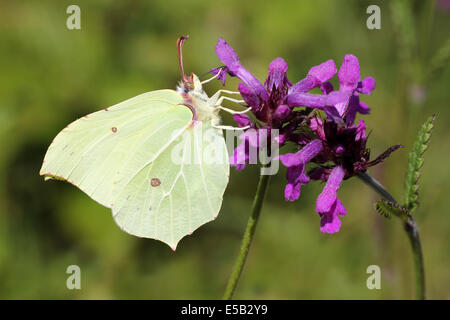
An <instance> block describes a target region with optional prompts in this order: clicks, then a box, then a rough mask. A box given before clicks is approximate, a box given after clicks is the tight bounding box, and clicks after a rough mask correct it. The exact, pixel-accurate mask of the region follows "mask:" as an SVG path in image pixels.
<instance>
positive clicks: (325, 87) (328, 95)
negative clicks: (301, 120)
mask: <svg viewBox="0 0 450 320" xmlns="http://www.w3.org/2000/svg"><path fill="white" fill-rule="evenodd" d="M336 71H337V69H336V64H335V63H334V61H333V60H328V61H325V62H324V63H321V64H319V65H317V66H314V67H312V68H311V69H310V70H309V72H308V75H307V76H306V78H304V79H303V80H301V81H299V82H298V83H296V84H295V85H294V86H292V87H291V88H290V89H289V92H288V97H287V102H288V104H289V105H290V106H305V107H310V108H317V109H320V110H325V111H328V110H329V109H330V107H331V106H334V105H336V104H338V103H343V102H345V101H346V100H348V95H347V94H345V93H342V92H339V91H333V86H332V85H331V83H329V82H327V81H328V80H330V79H331V78H332V77H333V76H334V75H335V74H336ZM317 87H321V89H322V92H323V95H318V94H310V93H307V92H308V91H310V90H312V89H314V88H317Z"/></svg>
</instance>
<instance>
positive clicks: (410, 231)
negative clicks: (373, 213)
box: [358, 173, 425, 300]
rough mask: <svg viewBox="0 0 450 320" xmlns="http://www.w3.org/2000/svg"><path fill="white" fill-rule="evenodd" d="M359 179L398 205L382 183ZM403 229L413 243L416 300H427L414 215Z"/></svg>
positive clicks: (363, 176)
mask: <svg viewBox="0 0 450 320" xmlns="http://www.w3.org/2000/svg"><path fill="white" fill-rule="evenodd" d="M358 177H359V178H360V179H361V180H362V181H364V182H365V183H366V184H368V185H369V186H370V187H371V188H372V189H374V190H375V191H376V192H377V193H378V194H379V195H381V196H382V197H383V198H385V199H386V200H389V201H391V202H394V203H396V204H398V202H397V201H396V200H395V199H394V197H393V196H392V195H391V194H390V193H389V192H388V191H387V190H386V189H385V188H384V187H383V185H382V184H381V183H379V182H378V181H377V180H375V179H374V178H372V177H371V176H370V175H368V174H367V173H360V174H359V175H358ZM403 227H404V229H405V231H406V234H407V235H408V238H409V241H410V243H411V249H412V253H413V259H414V268H415V274H416V298H417V299H421V300H424V299H425V268H424V263H423V254H422V245H421V244H420V237H419V228H418V227H417V223H416V220H415V219H414V217H413V216H412V215H408V219H406V220H404V221H403Z"/></svg>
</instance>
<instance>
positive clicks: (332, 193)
mask: <svg viewBox="0 0 450 320" xmlns="http://www.w3.org/2000/svg"><path fill="white" fill-rule="evenodd" d="M344 175H345V171H344V169H343V168H342V167H341V166H336V167H334V169H333V170H332V171H331V173H330V176H329V177H328V181H327V183H326V184H325V187H324V188H323V191H322V193H321V194H320V195H319V196H318V197H317V202H316V211H317V213H318V214H319V215H320V217H321V220H320V231H321V232H322V233H335V232H338V231H339V229H340V228H341V220H340V219H339V216H340V217H343V216H345V215H346V214H347V210H346V209H345V207H344V205H343V204H342V203H341V201H340V200H339V199H338V197H337V191H338V189H339V187H340V186H341V183H342V180H343V179H344Z"/></svg>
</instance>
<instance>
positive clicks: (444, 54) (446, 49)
mask: <svg viewBox="0 0 450 320" xmlns="http://www.w3.org/2000/svg"><path fill="white" fill-rule="evenodd" d="M449 59H450V38H449V39H447V41H446V42H445V43H444V44H443V45H442V47H441V48H440V49H439V50H438V51H437V52H436V53H435V54H434V56H433V57H432V58H431V62H430V69H429V71H428V72H429V76H430V77H432V76H435V75H436V76H437V75H438V73H440V72H441V71H443V70H444V67H445V66H447V64H448V60H449Z"/></svg>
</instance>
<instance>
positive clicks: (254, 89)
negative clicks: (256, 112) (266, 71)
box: [216, 38, 268, 104]
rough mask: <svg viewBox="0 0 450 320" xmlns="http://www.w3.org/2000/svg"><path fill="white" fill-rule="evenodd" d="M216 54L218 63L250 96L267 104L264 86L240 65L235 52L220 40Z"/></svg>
mask: <svg viewBox="0 0 450 320" xmlns="http://www.w3.org/2000/svg"><path fill="white" fill-rule="evenodd" d="M216 53H217V56H218V57H219V59H220V61H222V62H223V64H225V65H226V66H227V67H228V69H229V71H231V72H232V73H234V74H235V75H236V77H238V78H239V79H240V80H241V81H242V82H243V83H244V84H245V86H246V87H247V89H248V90H249V91H250V92H251V94H253V95H255V96H257V97H258V98H260V99H261V100H262V101H265V102H267V100H268V95H267V92H266V89H265V88H264V86H263V85H262V84H261V82H259V81H258V79H256V78H255V77H254V76H253V75H252V74H251V73H250V72H248V71H247V70H246V69H245V68H244V67H243V66H242V65H241V63H240V61H239V56H238V55H237V53H236V51H234V50H233V48H231V47H230V46H229V45H228V43H227V42H226V41H225V40H224V39H222V38H219V40H218V41H217V45H216ZM258 104H260V103H258Z"/></svg>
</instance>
